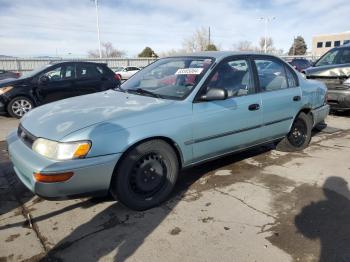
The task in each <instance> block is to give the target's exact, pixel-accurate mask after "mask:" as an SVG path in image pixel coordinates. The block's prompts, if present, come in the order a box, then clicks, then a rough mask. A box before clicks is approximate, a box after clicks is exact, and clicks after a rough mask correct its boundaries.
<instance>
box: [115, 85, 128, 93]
mask: <svg viewBox="0 0 350 262" xmlns="http://www.w3.org/2000/svg"><path fill="white" fill-rule="evenodd" d="M113 90H116V91H117V90H118V91H120V92H123V93H125V92H126V90H124V89H123V88H121V87H120V86H116V87H115V88H113Z"/></svg>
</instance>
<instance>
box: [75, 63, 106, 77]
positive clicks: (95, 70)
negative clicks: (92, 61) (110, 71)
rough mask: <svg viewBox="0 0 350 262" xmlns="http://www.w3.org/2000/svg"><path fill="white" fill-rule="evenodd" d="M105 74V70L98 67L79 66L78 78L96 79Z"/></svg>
mask: <svg viewBox="0 0 350 262" xmlns="http://www.w3.org/2000/svg"><path fill="white" fill-rule="evenodd" d="M102 74H103V69H102V67H100V66H96V65H88V64H87V65H78V66H77V76H78V78H95V77H100V76H101V75H102Z"/></svg>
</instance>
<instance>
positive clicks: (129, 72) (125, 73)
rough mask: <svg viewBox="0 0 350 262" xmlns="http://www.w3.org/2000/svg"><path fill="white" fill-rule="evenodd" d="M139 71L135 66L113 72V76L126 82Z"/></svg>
mask: <svg viewBox="0 0 350 262" xmlns="http://www.w3.org/2000/svg"><path fill="white" fill-rule="evenodd" d="M140 70H141V69H140V68H139V67H136V66H127V67H124V69H122V70H119V71H115V74H116V75H118V76H119V77H120V79H122V80H127V79H129V78H130V77H132V76H133V75H134V74H136V73H137V72H138V71H140Z"/></svg>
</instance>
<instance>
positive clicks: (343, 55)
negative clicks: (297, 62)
mask: <svg viewBox="0 0 350 262" xmlns="http://www.w3.org/2000/svg"><path fill="white" fill-rule="evenodd" d="M305 75H306V77H307V78H308V79H316V80H320V81H323V82H324V83H325V84H326V85H327V87H328V98H327V101H328V104H329V105H330V106H331V109H333V110H335V111H350V44H347V45H343V46H340V47H336V48H333V49H331V50H329V51H328V52H327V53H326V54H324V55H323V56H322V57H321V58H320V59H319V60H318V61H316V63H315V64H314V65H313V67H310V68H308V69H306V70H305Z"/></svg>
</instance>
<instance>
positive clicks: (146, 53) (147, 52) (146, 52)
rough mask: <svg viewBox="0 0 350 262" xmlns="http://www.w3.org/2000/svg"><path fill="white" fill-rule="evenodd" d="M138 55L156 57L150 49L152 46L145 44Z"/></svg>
mask: <svg viewBox="0 0 350 262" xmlns="http://www.w3.org/2000/svg"><path fill="white" fill-rule="evenodd" d="M138 57H158V55H157V54H156V53H155V52H154V51H153V50H152V48H150V47H148V46H146V47H145V48H144V49H143V50H142V52H141V53H139V55H138Z"/></svg>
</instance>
